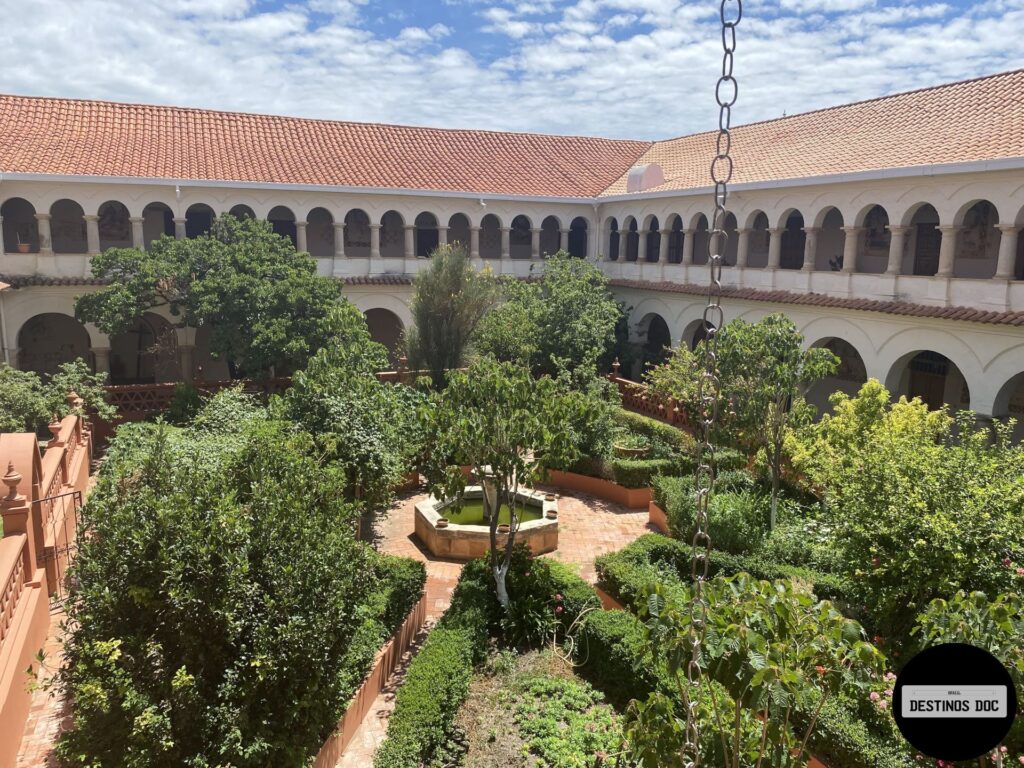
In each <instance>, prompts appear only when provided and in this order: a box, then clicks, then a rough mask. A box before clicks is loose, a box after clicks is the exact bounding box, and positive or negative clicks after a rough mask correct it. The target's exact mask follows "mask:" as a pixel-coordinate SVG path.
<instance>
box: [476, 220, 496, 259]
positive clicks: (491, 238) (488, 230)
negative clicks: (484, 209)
mask: <svg viewBox="0 0 1024 768" xmlns="http://www.w3.org/2000/svg"><path fill="white" fill-rule="evenodd" d="M480 258H482V259H500V258H501V220H500V219H499V218H498V217H497V216H495V215H494V214H493V213H488V214H487V215H486V216H484V217H483V219H482V220H481V221H480Z"/></svg>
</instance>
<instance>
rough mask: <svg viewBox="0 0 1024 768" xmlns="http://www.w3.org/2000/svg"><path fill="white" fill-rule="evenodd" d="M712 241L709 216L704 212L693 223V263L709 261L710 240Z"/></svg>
mask: <svg viewBox="0 0 1024 768" xmlns="http://www.w3.org/2000/svg"><path fill="white" fill-rule="evenodd" d="M709 241H710V233H709V232H708V217H707V216H705V215H704V214H703V213H702V214H700V215H699V216H697V218H696V219H695V220H694V223H693V263H694V264H707V263H708V242H709Z"/></svg>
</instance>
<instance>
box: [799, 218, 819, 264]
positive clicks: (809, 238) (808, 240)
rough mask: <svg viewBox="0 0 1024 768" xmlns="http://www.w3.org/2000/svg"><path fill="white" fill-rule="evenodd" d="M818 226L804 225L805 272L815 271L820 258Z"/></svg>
mask: <svg viewBox="0 0 1024 768" xmlns="http://www.w3.org/2000/svg"><path fill="white" fill-rule="evenodd" d="M820 231H821V230H819V229H818V228H817V227H804V235H805V238H804V266H803V271H804V272H813V271H814V267H815V264H816V263H817V260H818V232H820Z"/></svg>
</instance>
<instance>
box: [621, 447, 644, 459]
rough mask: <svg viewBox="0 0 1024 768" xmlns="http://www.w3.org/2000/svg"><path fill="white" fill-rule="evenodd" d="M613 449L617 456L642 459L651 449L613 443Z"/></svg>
mask: <svg viewBox="0 0 1024 768" xmlns="http://www.w3.org/2000/svg"><path fill="white" fill-rule="evenodd" d="M612 450H613V451H615V455H616V456H621V457H622V458H624V459H642V458H643V457H644V456H646V455H647V454H648V453H650V452H651V449H650V448H649V447H648V448H627V447H626V446H624V445H613V446H612Z"/></svg>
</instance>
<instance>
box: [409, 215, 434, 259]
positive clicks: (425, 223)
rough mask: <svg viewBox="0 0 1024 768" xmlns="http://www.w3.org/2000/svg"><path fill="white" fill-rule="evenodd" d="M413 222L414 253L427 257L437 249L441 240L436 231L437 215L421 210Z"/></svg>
mask: <svg viewBox="0 0 1024 768" xmlns="http://www.w3.org/2000/svg"><path fill="white" fill-rule="evenodd" d="M413 223H414V224H415V225H416V255H417V256H418V257H420V258H427V257H429V256H430V255H431V254H432V253H433V252H434V251H436V250H437V246H438V244H439V243H440V242H441V239H440V235H439V234H438V232H437V217H436V216H435V215H434V214H432V213H427V212H423V213H421V214H420V215H419V216H417V217H416V221H414V222H413Z"/></svg>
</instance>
